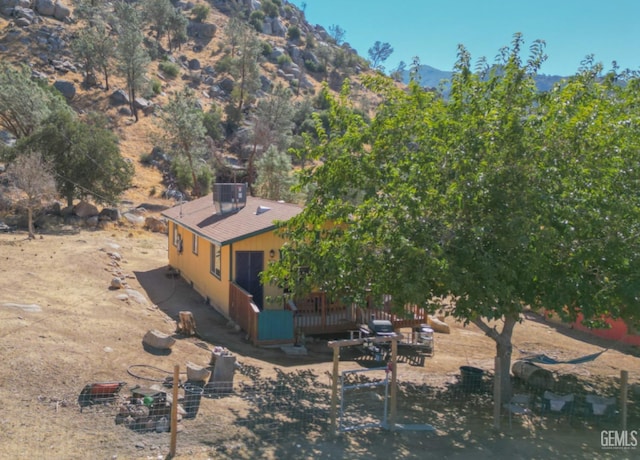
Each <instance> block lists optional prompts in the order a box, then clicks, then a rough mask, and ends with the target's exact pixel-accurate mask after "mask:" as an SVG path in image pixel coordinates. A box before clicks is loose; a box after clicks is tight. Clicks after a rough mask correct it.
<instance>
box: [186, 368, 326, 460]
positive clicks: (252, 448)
mask: <svg viewBox="0 0 640 460" xmlns="http://www.w3.org/2000/svg"><path fill="white" fill-rule="evenodd" d="M244 372H247V368H246V367H245V369H244ZM229 388H232V390H229ZM330 397H331V395H330V386H329V385H328V384H326V383H321V382H319V380H318V377H317V376H316V375H315V374H314V373H313V372H311V371H294V372H291V373H286V372H283V371H281V370H279V369H275V370H274V372H273V374H272V375H270V376H268V377H261V376H258V375H254V376H253V377H252V378H241V379H240V380H239V381H237V382H234V383H233V384H232V385H231V384H230V385H228V386H227V390H226V391H223V392H220V391H207V388H206V386H205V388H204V392H203V394H202V398H201V400H200V402H199V407H198V410H197V414H196V415H195V417H194V418H193V419H190V420H185V421H184V422H183V425H184V428H183V430H182V431H180V432H178V441H177V445H178V450H179V451H183V450H184V449H187V450H189V451H194V452H195V451H198V450H200V451H205V452H208V453H209V454H210V455H212V456H214V457H216V458H225V457H228V458H256V457H265V456H266V457H269V455H268V452H272V455H276V453H275V451H278V450H280V449H283V446H286V445H287V444H288V443H293V444H295V442H296V439H306V438H308V437H322V436H325V435H327V434H328V429H329V416H330ZM185 409H186V408H185Z"/></svg>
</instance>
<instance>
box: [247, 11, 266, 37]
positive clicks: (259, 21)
mask: <svg viewBox="0 0 640 460" xmlns="http://www.w3.org/2000/svg"><path fill="white" fill-rule="evenodd" d="M249 24H251V25H252V26H253V28H254V29H256V31H258V32H262V26H263V24H264V13H263V12H262V11H260V10H256V11H254V12H253V13H251V15H250V16H249Z"/></svg>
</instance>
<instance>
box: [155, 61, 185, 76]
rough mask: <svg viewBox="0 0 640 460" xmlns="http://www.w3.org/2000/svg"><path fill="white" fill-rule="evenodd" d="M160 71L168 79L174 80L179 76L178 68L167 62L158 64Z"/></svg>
mask: <svg viewBox="0 0 640 460" xmlns="http://www.w3.org/2000/svg"><path fill="white" fill-rule="evenodd" d="M158 68H159V69H160V71H161V72H162V73H163V74H165V75H166V76H167V77H169V78H176V77H177V76H178V75H179V74H180V67H178V65H176V64H174V63H173V62H169V61H162V62H160V63H159V64H158Z"/></svg>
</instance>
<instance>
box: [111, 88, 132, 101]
mask: <svg viewBox="0 0 640 460" xmlns="http://www.w3.org/2000/svg"><path fill="white" fill-rule="evenodd" d="M109 101H111V104H113V105H123V104H128V103H129V95H128V94H127V93H126V91H124V90H122V89H117V90H115V91H114V92H113V93H111V96H109Z"/></svg>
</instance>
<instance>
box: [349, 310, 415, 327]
mask: <svg viewBox="0 0 640 460" xmlns="http://www.w3.org/2000/svg"><path fill="white" fill-rule="evenodd" d="M360 312H361V314H362V318H361V322H362V323H368V322H369V320H370V319H371V318H374V319H387V320H389V321H391V322H392V323H393V327H394V328H395V329H399V328H401V327H414V326H419V325H420V324H423V323H427V312H426V311H425V310H424V309H423V308H420V307H418V306H417V305H405V306H404V311H402V312H397V313H396V312H393V311H392V309H391V306H390V305H385V306H383V307H381V308H362V309H360Z"/></svg>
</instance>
